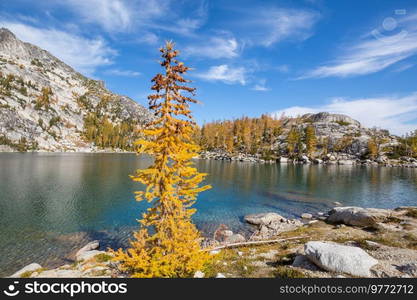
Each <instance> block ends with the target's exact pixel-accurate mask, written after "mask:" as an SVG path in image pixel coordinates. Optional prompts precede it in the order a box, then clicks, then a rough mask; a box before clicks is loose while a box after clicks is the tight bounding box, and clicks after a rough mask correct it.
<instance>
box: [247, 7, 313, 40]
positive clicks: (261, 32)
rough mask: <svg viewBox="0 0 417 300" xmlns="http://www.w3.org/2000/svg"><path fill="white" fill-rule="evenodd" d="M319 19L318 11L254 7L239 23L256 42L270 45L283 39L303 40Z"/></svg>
mask: <svg viewBox="0 0 417 300" xmlns="http://www.w3.org/2000/svg"><path fill="white" fill-rule="evenodd" d="M319 19H320V15H319V13H317V12H315V11H310V10H302V9H288V8H267V9H256V10H254V11H252V12H251V13H250V16H249V17H248V18H247V19H246V21H244V22H243V23H242V24H241V25H243V26H246V27H247V28H248V32H249V35H250V36H251V39H253V40H254V42H255V43H256V44H261V45H263V46H266V47H268V46H271V45H273V44H275V43H278V42H281V41H283V40H305V39H307V38H309V37H310V36H311V35H312V29H313V27H314V25H315V24H316V23H317V21H318V20H319Z"/></svg>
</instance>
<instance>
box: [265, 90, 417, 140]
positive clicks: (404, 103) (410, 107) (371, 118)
mask: <svg viewBox="0 0 417 300" xmlns="http://www.w3.org/2000/svg"><path fill="white" fill-rule="evenodd" d="M323 111H325V112H330V113H339V114H345V115H348V116H350V117H352V118H354V119H356V120H358V121H359V122H361V123H362V124H363V125H364V126H366V127H374V126H377V127H380V128H383V129H388V130H390V132H392V133H395V134H404V133H406V132H409V131H411V130H415V129H416V128H417V119H416V118H417V93H413V94H411V95H408V96H404V97H382V98H363V99H353V100H347V99H343V98H337V99H333V100H332V101H331V102H330V103H328V104H325V105H322V106H316V107H302V106H293V107H289V108H286V109H282V110H279V111H276V112H273V113H272V115H273V116H275V117H280V116H281V115H282V114H283V113H284V114H285V115H287V116H298V115H303V114H306V113H318V112H323Z"/></svg>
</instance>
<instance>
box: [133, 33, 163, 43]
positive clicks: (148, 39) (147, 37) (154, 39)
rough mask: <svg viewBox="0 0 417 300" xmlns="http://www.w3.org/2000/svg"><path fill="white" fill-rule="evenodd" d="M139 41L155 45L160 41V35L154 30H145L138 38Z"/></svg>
mask: <svg viewBox="0 0 417 300" xmlns="http://www.w3.org/2000/svg"><path fill="white" fill-rule="evenodd" d="M137 41H138V42H139V43H145V44H149V45H155V44H157V43H158V42H159V37H158V36H157V35H156V34H154V33H152V32H145V33H143V34H141V35H140V37H138V38H137Z"/></svg>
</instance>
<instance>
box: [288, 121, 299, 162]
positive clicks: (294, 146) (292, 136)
mask: <svg viewBox="0 0 417 300" xmlns="http://www.w3.org/2000/svg"><path fill="white" fill-rule="evenodd" d="M300 140H301V137H300V133H299V131H298V129H297V127H296V126H293V127H292V128H291V129H290V131H289V132H288V136H287V151H288V155H289V156H290V157H294V156H295V154H296V152H297V151H298V150H299V149H298V148H299V145H300Z"/></svg>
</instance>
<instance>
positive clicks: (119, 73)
mask: <svg viewBox="0 0 417 300" xmlns="http://www.w3.org/2000/svg"><path fill="white" fill-rule="evenodd" d="M104 73H105V74H107V75H114V76H125V77H138V76H140V75H141V73H139V72H136V71H131V70H119V69H110V70H106V71H105V72H104Z"/></svg>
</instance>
